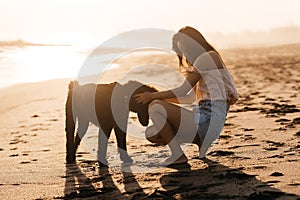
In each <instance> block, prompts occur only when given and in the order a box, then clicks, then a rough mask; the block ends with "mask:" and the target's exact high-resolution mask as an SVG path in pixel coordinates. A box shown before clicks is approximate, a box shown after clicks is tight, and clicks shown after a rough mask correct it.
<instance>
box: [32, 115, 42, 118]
mask: <svg viewBox="0 0 300 200" xmlns="http://www.w3.org/2000/svg"><path fill="white" fill-rule="evenodd" d="M37 117H40V116H39V115H32V116H31V118H37Z"/></svg>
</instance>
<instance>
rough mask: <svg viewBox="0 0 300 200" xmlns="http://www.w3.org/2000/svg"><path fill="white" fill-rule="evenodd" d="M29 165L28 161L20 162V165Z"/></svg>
mask: <svg viewBox="0 0 300 200" xmlns="http://www.w3.org/2000/svg"><path fill="white" fill-rule="evenodd" d="M29 163H31V162H30V161H22V162H20V164H29Z"/></svg>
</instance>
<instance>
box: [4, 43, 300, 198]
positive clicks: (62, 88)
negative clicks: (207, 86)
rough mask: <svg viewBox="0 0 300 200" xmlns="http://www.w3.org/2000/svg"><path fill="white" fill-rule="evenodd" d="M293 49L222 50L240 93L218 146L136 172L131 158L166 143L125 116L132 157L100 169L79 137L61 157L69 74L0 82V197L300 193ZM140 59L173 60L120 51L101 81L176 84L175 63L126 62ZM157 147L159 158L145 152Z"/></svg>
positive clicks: (299, 117) (299, 103) (192, 149)
mask: <svg viewBox="0 0 300 200" xmlns="http://www.w3.org/2000/svg"><path fill="white" fill-rule="evenodd" d="M299 51H300V45H299V44H295V45H283V46H276V47H265V48H255V49H254V48H252V49H230V50H229V49H228V50H222V51H221V54H222V56H223V58H224V60H225V63H226V65H227V67H228V68H229V70H230V71H231V73H232V75H233V78H234V80H235V82H236V85H237V89H238V92H239V95H240V99H239V101H238V102H237V103H236V104H235V105H233V106H232V107H231V108H230V112H229V114H228V116H227V121H226V124H225V128H224V130H223V132H222V133H221V136H220V138H219V140H218V141H217V144H215V145H214V146H213V148H212V150H211V151H210V153H209V154H208V156H207V157H206V158H205V159H202V160H200V159H198V151H197V148H196V146H193V145H188V146H187V147H188V148H187V150H186V151H185V152H186V155H187V156H188V158H189V162H188V165H184V166H179V167H176V168H169V167H161V168H158V169H156V170H153V171H146V172H140V173H137V172H136V171H135V169H136V167H135V166H134V165H135V163H136V164H138V163H139V162H141V161H143V160H145V159H146V160H147V159H148V160H151V162H159V161H161V160H162V159H164V158H165V157H167V156H168V154H169V151H167V150H166V149H167V148H164V147H161V146H159V147H158V146H156V145H153V144H151V143H150V142H148V141H146V140H145V139H144V140H142V139H141V138H142V137H143V134H144V133H143V130H144V129H138V130H135V129H134V127H133V125H132V124H129V130H128V131H132V132H133V130H134V131H135V132H138V134H139V135H140V136H141V137H140V138H137V137H133V136H132V134H129V137H128V141H127V142H128V146H127V148H128V152H129V154H130V155H131V157H132V159H133V160H134V161H135V163H134V164H133V165H132V166H121V164H120V163H118V162H117V161H119V158H118V156H116V157H111V158H109V159H108V160H109V161H110V160H111V163H112V164H111V167H109V168H104V167H102V168H99V166H98V164H97V162H95V158H94V157H93V153H91V151H89V150H88V149H87V148H86V147H85V145H84V144H82V145H81V146H80V148H79V151H78V153H77V163H76V164H69V165H67V164H66V162H65V156H66V149H65V131H64V128H65V127H64V122H65V114H64V104H65V100H66V95H67V86H68V82H69V81H70V80H68V79H59V80H50V81H44V82H39V83H26V84H20V85H15V86H10V87H7V88H3V89H0V99H1V100H0V101H1V107H0V134H1V136H2V138H1V140H0V197H1V199H76V198H87V199H276V198H277V199H300V171H299V169H300V168H299V166H300V165H299V162H300V140H299V138H300V98H299V97H300V94H299V91H300V55H299ZM143 63H145V64H149V63H152V64H155V63H156V64H160V65H168V66H174V67H177V58H176V56H174V55H168V54H166V55H158V54H154V55H143V54H142V55H134V56H131V57H130V56H129V57H125V58H124V59H120V60H118V61H117V64H119V65H120V67H119V68H116V69H112V70H110V71H109V72H107V73H106V74H104V76H103V77H102V78H101V81H103V82H111V81H115V80H122V81H123V82H126V81H127V80H131V79H135V80H138V81H140V82H144V83H151V82H156V80H159V81H160V82H162V83H165V85H157V86H156V87H158V88H160V89H161V88H164V87H172V86H176V85H178V84H180V81H181V80H182V79H181V77H180V76H178V74H176V73H174V69H175V68H174V69H172V70H166V68H164V67H158V68H154V67H153V66H152V68H151V70H148V71H144V69H145V68H135V67H136V66H141V65H142V64H143ZM148 67H151V65H149V66H148ZM132 69H134V70H133V71H131V73H129V74H128V73H127V72H128V71H130V70H132ZM124 74H126V76H124ZM148 77H154V78H153V79H148ZM130 118H131V123H134V122H135V121H136V117H135V116H134V115H130ZM131 126H132V127H131ZM86 139H87V141H88V140H89V139H90V140H93V139H94V138H93V137H90V138H86ZM110 147H111V148H112V150H111V151H110V150H109V156H111V155H114V154H115V152H114V150H113V147H116V142H115V137H114V136H113V134H112V137H111V140H110V144H109V148H110ZM94 150H95V149H94ZM157 150H159V151H160V152H159V153H160V154H159V155H160V157H159V158H158V157H155V156H153V155H152V154H154V152H156V151H157ZM124 169H125V170H124Z"/></svg>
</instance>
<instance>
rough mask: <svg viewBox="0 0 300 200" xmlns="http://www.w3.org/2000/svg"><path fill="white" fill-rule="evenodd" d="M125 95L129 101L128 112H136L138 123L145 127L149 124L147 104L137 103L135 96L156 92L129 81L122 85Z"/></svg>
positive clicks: (148, 87)
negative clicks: (125, 91)
mask: <svg viewBox="0 0 300 200" xmlns="http://www.w3.org/2000/svg"><path fill="white" fill-rule="evenodd" d="M124 87H125V88H126V90H127V91H128V92H129V93H127V94H128V96H127V98H128V99H127V100H128V101H129V110H130V111H132V112H136V113H137V115H138V118H139V122H140V123H141V124H142V125H143V126H147V125H148V124H149V113H148V105H149V103H148V104H142V103H137V101H136V100H135V97H134V96H135V95H136V94H140V93H143V92H156V91H157V90H156V89H155V88H153V87H150V86H147V85H144V84H142V83H140V82H137V81H129V82H128V83H126V84H125V85H124Z"/></svg>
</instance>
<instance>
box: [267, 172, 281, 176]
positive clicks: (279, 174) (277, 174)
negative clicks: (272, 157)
mask: <svg viewBox="0 0 300 200" xmlns="http://www.w3.org/2000/svg"><path fill="white" fill-rule="evenodd" d="M270 176H284V175H283V173H281V172H273V173H272V174H270Z"/></svg>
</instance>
